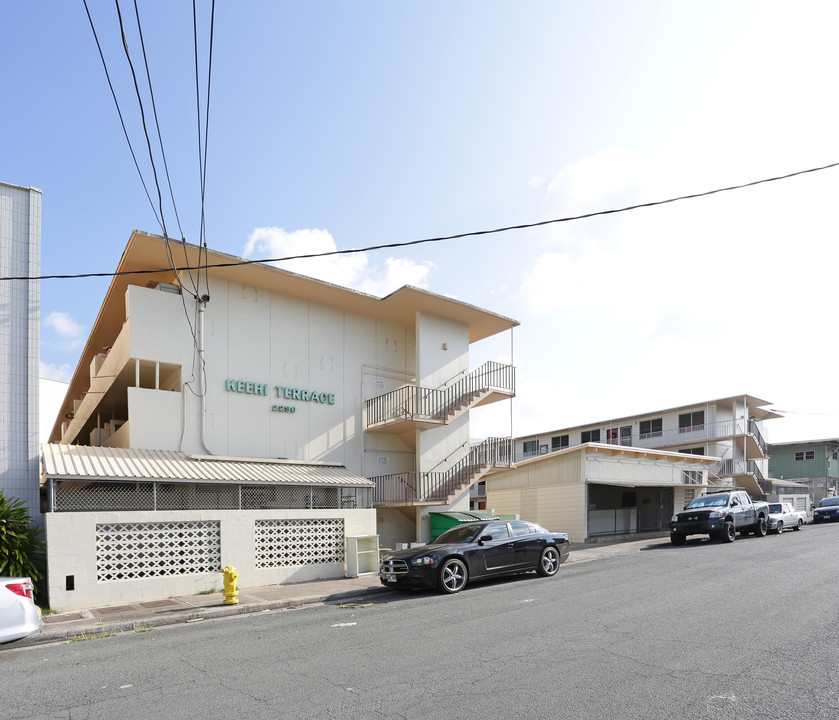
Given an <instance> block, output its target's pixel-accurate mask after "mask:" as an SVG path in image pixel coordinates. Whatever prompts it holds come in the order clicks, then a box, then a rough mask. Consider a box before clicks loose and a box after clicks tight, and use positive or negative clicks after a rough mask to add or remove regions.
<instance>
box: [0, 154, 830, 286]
mask: <svg viewBox="0 0 839 720" xmlns="http://www.w3.org/2000/svg"><path fill="white" fill-rule="evenodd" d="M835 167H839V162H835V163H830V164H828V165H822V166H820V167H815V168H808V169H807V170H798V171H796V172H792V173H787V174H786V175H778V176H775V177H770V178H764V179H762V180H753V181H752V182H747V183H742V184H740V185H730V186H728V187H723V188H717V189H715V190H706V191H705V192H699V193H692V194H690V195H679V196H678V197H673V198H668V199H666V200H653V201H651V202H646V203H639V204H637V205H627V206H626V207H621V208H613V209H611V210H598V211H596V212H590V213H584V214H583V215H569V216H566V217H561V218H554V219H552V220H540V221H538V222H532V223H522V224H520V225H508V226H506V227H500V228H494V229H491V230H473V231H471V232H463V233H456V234H454V235H441V236H440V237H430V238H423V239H422V240H409V241H406V242H395V243H387V244H384V245H370V246H367V247H363V248H353V249H350V250H332V251H330V252H323V253H309V254H306V255H289V256H286V257H279V258H261V259H258V260H244V259H242V260H236V261H233V262H226V263H213V264H207V265H202V266H201V269H202V270H205V269H212V268H224V267H236V266H239V265H257V264H260V263H278V262H286V261H289V260H305V259H309V258H317V257H329V256H331V255H350V254H353V253H362V252H371V251H373V250H385V249H388V248H400V247H409V246H411V245H422V244H424V243H434V242H443V241H444V240H460V239H462V238H467V237H477V236H480V235H493V234H498V233H503V232H510V231H512V230H526V229H528V228H536V227H544V226H545V225H555V224H558V223H565V222H574V221H576V220H586V219H588V218H593V217H600V216H603V215H616V214H618V213H625V212H629V211H631V210H640V209H641V208H649V207H656V206H658V205H667V204H668V203H674V202H679V201H682V200H693V199H695V198H701V197H707V196H709V195H716V194H717V193H723V192H730V191H732V190H741V189H743V188H747V187H754V186H755V185H763V184H765V183H771V182H777V181H778V180H787V179H789V178H793V177H796V176H798V175H806V174H807V173H814V172H819V171H821V170H829V169H831V168H835ZM186 269H188V267H183V268H177V270H186ZM193 269H195V268H194V266H193ZM161 272H171V268H158V269H155V270H126V271H122V272H103V273H78V274H75V275H38V276H31V277H28V276H18V277H0V281H3V280H68V279H73V278H88V277H117V276H119V275H150V274H153V273H161Z"/></svg>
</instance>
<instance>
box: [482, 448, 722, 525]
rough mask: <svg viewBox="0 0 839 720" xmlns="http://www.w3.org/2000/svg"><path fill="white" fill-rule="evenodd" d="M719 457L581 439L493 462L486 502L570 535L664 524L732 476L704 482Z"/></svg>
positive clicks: (504, 512) (501, 512)
mask: <svg viewBox="0 0 839 720" xmlns="http://www.w3.org/2000/svg"><path fill="white" fill-rule="evenodd" d="M718 461H719V458H716V457H709V456H704V455H687V454H683V453H677V452H668V451H665V450H650V449H645V448H633V447H621V446H615V445H607V444H600V443H586V444H584V445H578V446H576V447H572V448H568V449H565V450H560V451H558V452H553V453H550V454H546V455H537V456H535V457H532V458H529V459H527V460H524V461H522V462H519V463H517V464H515V465H513V466H512V467H510V468H497V469H495V470H493V471H492V472H491V474H490V475H489V476H488V477H487V479H486V492H487V507H488V508H490V509H491V510H492V511H493V512H495V513H498V514H501V515H518V516H520V517H522V518H525V519H527V520H531V521H533V522H536V523H539V524H540V525H543V526H544V527H546V528H547V529H548V530H553V531H560V532H567V533H568V535H569V537H570V539H571V541H572V542H585V541H591V540H593V539H596V538H598V537H605V536H614V535H621V534H632V533H639V532H650V531H656V530H666V529H668V527H669V526H668V523H669V521H670V518H671V516H672V515H673V513H674V511H676V510H681V509H682V508H683V507H684V505H685V504H686V503H688V502H690V500H691V499H693V497H695V496H696V495H698V494H701V493H703V492H707V491H708V490H710V489H713V488H714V487H717V486H721V485H725V486H728V485H730V481H724V480H719V479H713V480H711V481H709V476H708V468H709V466H712V465H713V464H714V463H717V462H718Z"/></svg>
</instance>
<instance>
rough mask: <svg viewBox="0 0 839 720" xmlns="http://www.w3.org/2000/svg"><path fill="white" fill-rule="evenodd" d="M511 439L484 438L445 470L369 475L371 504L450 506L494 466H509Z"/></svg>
mask: <svg viewBox="0 0 839 720" xmlns="http://www.w3.org/2000/svg"><path fill="white" fill-rule="evenodd" d="M511 457H512V441H511V440H510V438H487V439H486V440H484V441H483V442H482V443H479V444H477V445H473V446H472V447H471V448H470V449H469V452H468V454H467V455H466V456H465V457H464V458H463V459H461V460H460V461H459V462H457V463H456V464H455V465H453V466H452V467H451V468H449V469H448V470H447V471H445V472H402V473H394V474H392V475H380V476H378V477H373V478H370V479H371V480H373V481H374V482H375V483H376V489H375V490H374V491H373V505H449V504H451V503H452V502H454V500H455V499H456V498H457V497H458V496H460V495H461V494H462V493H464V492H465V491H466V490H468V489H469V487H471V486H472V485H474V484H475V483H476V482H478V481H479V480H480V479H481V478H482V477H484V475H486V474H487V473H488V472H489V471H490V470H491V469H492V468H493V467H499V466H509V465H510V459H511Z"/></svg>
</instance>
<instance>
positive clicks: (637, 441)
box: [486, 395, 780, 540]
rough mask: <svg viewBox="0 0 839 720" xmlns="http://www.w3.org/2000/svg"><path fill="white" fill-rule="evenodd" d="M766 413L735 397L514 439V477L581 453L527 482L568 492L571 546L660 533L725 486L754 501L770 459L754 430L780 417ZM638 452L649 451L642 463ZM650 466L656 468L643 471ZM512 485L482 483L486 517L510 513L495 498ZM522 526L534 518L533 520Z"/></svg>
mask: <svg viewBox="0 0 839 720" xmlns="http://www.w3.org/2000/svg"><path fill="white" fill-rule="evenodd" d="M768 404H769V403H768V402H767V401H765V400H760V399H759V398H755V397H752V396H750V395H738V396H734V397H729V398H722V399H719V400H710V401H706V402H701V403H696V404H691V405H684V406H680V407H673V408H668V409H665V410H658V411H655V412H649V413H644V414H641V415H633V416H628V417H623V418H616V419H613V420H606V421H603V422H598V423H591V424H587V425H580V426H577V427H570V428H563V429H560V430H552V431H550V432H542V433H536V434H533V435H526V436H523V437H519V438H516V440H515V468H517V469H518V468H520V467H524V466H525V464H526V463H529V462H530V461H532V460H534V459H543V460H548V459H551V458H553V457H557V458H559V457H560V456H562V457H564V456H565V455H568V453H569V450H573V449H575V448H580V447H582V446H586V447H587V448H588V450H587V451H586V452H585V453H581V454H578V455H577V456H575V457H577V460H575V461H574V462H575V463H576V464H575V465H574V466H573V470H572V471H568V470H567V469H564V467H565V466H567V465H568V463H569V462H571V460H570V458H571V457H572V456H571V455H569V456H568V458H566V459H565V460H564V461H563V462H564V463H565V466H564V465H563V464H562V463H560V462H557V463H554V465H553V467H554V469H553V470H551V469H547V468H548V466H547V465H543V466H542V469H541V470H540V471H539V476H538V478H537V480H536V481H535V482H536V483H537V484H538V485H539V486H540V487H547V486H551V485H552V484H555V483H558V484H565V485H568V486H569V487H570V486H573V487H574V488H575V489H574V490H573V494H569V495H567V496H566V501H567V502H568V503H571V505H569V506H568V507H572V508H573V510H572V515H571V516H568V515H562V516H561V517H562V518H563V520H564V521H565V522H570V523H571V525H572V526H573V527H574V528H575V537H576V539H578V540H579V539H589V538H592V537H595V536H597V535H609V534H622V533H627V532H628V533H631V532H636V531H638V532H640V531H643V530H664V529H667V523H668V521H669V519H670V516H671V515H672V514H673V511H674V510H680V509H681V508H682V507H683V505H684V504H685V503H686V502H689V501H690V499H691V498H693V497H694V496H695V495H696V494H698V493H701V492H704V491H707V490H708V489H709V488H713V487H716V486H731V485H734V486H739V487H743V488H745V489H746V490H748V492H749V493H750V494H752V495H753V496H755V497H763V495H764V493H765V490H764V486H766V485H767V480H766V478H767V476H768V458H769V445H768V444H767V442H766V439H765V429H764V427H763V424H764V421H766V420H769V419H772V418H777V417H780V416H779V415H778V414H776V413H774V412H773V411H772V410H770V409H767V408H766V406H767V405H768ZM609 448H612V449H613V453H612V454H613V455H614V456H615V457H614V458H612V460H611V464H610V465H609V466H608V467H609V472H604V471H603V470H602V468H603V467H606V466H604V465H603V460H602V458H603V456H604V454H605V455H607V456H608V455H609V453H608V452H607V449H609ZM645 450H646V451H655V452H650V453H649V455H648V456H647V455H645V453H644V451H645ZM685 456H691V457H692V458H694V459H696V460H697V465H696V467H695V468H691V467H689V466H688V464H687V463H689V462H690V460H688V458H686V457H685ZM595 458H596V459H597V462H596V463H595V462H594V461H595ZM680 458H681V459H680ZM618 459H619V460H620V462H619V463H618V462H617V460H618ZM653 459H655V460H656V462H655V463H654V464H653V465H650V464H649V462H650V461H652V460H653ZM700 461H701V462H700ZM667 467H670V469H669V470H667V469H666V468H667ZM528 472H529V473H531V474H532V472H533V471H532V470H528ZM514 476H515V474H514V473H513V472H510V471H500V470H499V471H497V472H493V474H492V475H490V477H489V478H488V480H487V482H486V485H487V500H486V507H487V509H489V510H492V511H495V512H503V513H510V512H519V511H518V510H516V504H515V503H511V502H510V501H509V496H505V499H504V502H503V504H501V502H502V501H501V498H500V496H499V494H498V492H499V491H500V490H501V489H504V490H505V491H510V490H514V489H515V488H516V487H518V486H517V485H516V480H515V477H514ZM502 478H503V480H502ZM527 482H528V483H532V482H533V481H531V480H528V481H527ZM567 492H568V493H571V492H572V491H571V490H570V489H567ZM580 493H584V495H580ZM557 502H559V501H557ZM534 512H535V508H534ZM528 517H529V519H534V517H533V514H532V512H531V513H529V514H528ZM558 517H559V516H558ZM537 522H538V521H537ZM550 529H552V530H561V529H563V528H559V527H551V528H550Z"/></svg>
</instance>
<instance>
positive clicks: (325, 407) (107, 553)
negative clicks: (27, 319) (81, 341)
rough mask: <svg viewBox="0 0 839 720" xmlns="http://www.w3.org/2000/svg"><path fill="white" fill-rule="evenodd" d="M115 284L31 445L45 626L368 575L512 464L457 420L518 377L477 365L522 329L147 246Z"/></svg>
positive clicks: (189, 251)
mask: <svg viewBox="0 0 839 720" xmlns="http://www.w3.org/2000/svg"><path fill="white" fill-rule="evenodd" d="M170 257H171V258H174V264H175V266H176V267H178V268H184V267H187V266H188V267H190V268H191V270H183V269H179V270H173V269H170V268H171V263H170ZM199 264H201V265H202V266H203V267H206V270H203V269H202V272H201V273H200V275H199V274H198V272H197V271H196V269H195V268H196V267H198V265H199ZM117 273H118V274H117V275H116V276H115V277H114V278H113V280H112V282H111V285H110V287H109V289H108V292H107V294H106V296H105V299H104V302H103V304H102V307H101V309H100V311H99V315H98V317H97V319H96V322H95V324H94V327H93V329H92V331H91V334H90V337H89V338H88V341H87V345H86V347H85V349H84V351H83V353H82V357H81V361H80V364H79V366H78V368H77V369H76V371H75V374H74V376H73V379H72V381H71V383H70V385H69V389H68V392H67V396H66V398H65V400H64V403H63V406H62V408H61V410H60V412H59V415H58V417H57V419H56V421H55V424H54V427H53V430H52V435H51V437H50V444H48V445H45V446H44V447H43V473H42V483H43V499H44V504H45V506H46V510H47V512H46V513H45V520H46V531H47V542H48V547H49V591H50V602H51V604H52V606H53V607H60V608H70V607H81V606H84V605H85V604H87V603H90V602H91V601H93V602H97V603H100V604H109V603H120V602H128V601H133V600H137V599H140V598H142V599H153V598H158V597H167V596H170V595H174V594H185V593H190V592H198V591H200V590H203V589H207V587H208V586H210V587H212V586H218V585H219V582H220V576H219V575H218V570H219V569H220V568H221V567H223V566H225V565H228V564H232V565H234V566H236V567H237V569H238V570H239V572H240V576H241V577H240V581H239V582H240V584H242V585H245V586H247V585H248V584H250V585H260V584H270V583H277V582H295V581H302V580H309V579H314V578H326V577H339V576H343V575H344V574H345V573H347V572H354V571H356V572H357V571H367V572H373V571H375V570H376V569H377V566H378V545H379V544H381V545H383V546H389V547H395V546H396V544H397V543H400V542H414V541H424V540H427V539H428V532H429V530H428V512H429V511H430V510H449V509H453V510H458V509H468V503H469V488H470V485H471V484H473V483H474V482H477V481H478V480H480V478H481V477H483V476H485V475H486V473H487V472H488V470H489V469H490V468H491V467H492V466H493V465H494V464H496V463H499V462H500V463H504V462H507V463H509V458H510V454H511V440H510V439H509V438H507V439H505V440H490V441H488V442H485V443H482V444H481V445H480V446H479V447H471V446H470V444H469V413H470V411H471V410H473V409H474V408H476V407H477V406H479V405H483V404H486V403H489V402H495V401H497V400H501V399H507V398H510V397H512V396H513V395H514V392H515V382H514V373H513V369H512V367H510V366H503V365H498V364H496V363H491V364H488V365H486V366H483V367H481V368H478V369H476V370H471V369H470V364H469V348H470V345H471V344H472V343H475V342H477V341H479V340H481V339H483V338H486V337H489V336H492V335H495V334H497V333H501V332H504V331H512V328H513V327H514V326H515V325H517V324H518V323H517V322H516V321H514V320H511V319H509V318H505V317H503V316H500V315H496V314H494V313H491V312H488V311H485V310H482V309H480V308H476V307H473V306H471V305H468V304H466V303H462V302H459V301H456V300H452V299H449V298H445V297H441V296H439V295H435V294H433V293H430V292H427V291H424V290H420V289H418V288H413V287H403V288H401V289H400V290H397V291H396V292H394V293H392V294H391V295H388V296H387V297H384V298H378V297H373V296H370V295H366V294H363V293H359V292H355V291H352V290H348V289H346V288H342V287H338V286H335V285H331V284H329V283H325V282H321V281H318V280H314V279H312V278H308V277H303V276H300V275H296V274H294V273H290V272H286V271H283V270H279V269H277V268H275V267H272V266H268V265H262V264H259V263H248V264H243V261H241V260H240V259H238V258H234V257H231V256H228V255H224V254H221V253H217V252H213V251H209V252H207V251H206V250H201V249H199V248H197V247H194V246H190V245H185V244H182V243H171V244H170V246H169V247H168V248H167V242H166V241H165V240H164V239H163V238H160V237H158V236H154V235H149V234H146V233H142V232H138V231H135V232H134V233H133V234H132V236H131V238H130V240H129V242H128V245H127V247H126V249H125V252H124V253H123V256H122V258H121V260H120V263H119V266H118V267H117ZM379 541H380V543H379ZM359 548H363V549H362V550H359ZM359 553H362V554H363V555H364V557H361V555H359ZM359 563H360V564H359ZM94 598H95V600H94Z"/></svg>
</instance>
